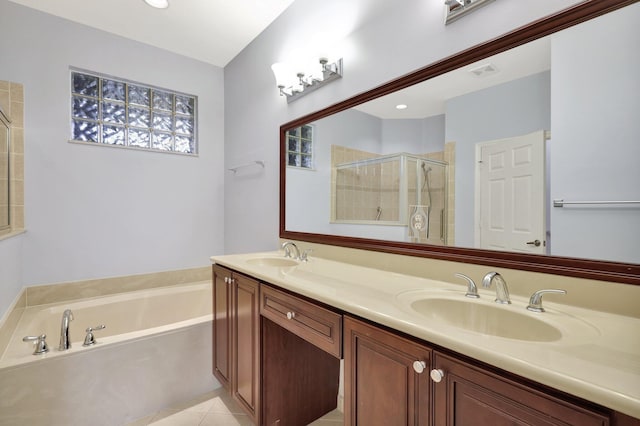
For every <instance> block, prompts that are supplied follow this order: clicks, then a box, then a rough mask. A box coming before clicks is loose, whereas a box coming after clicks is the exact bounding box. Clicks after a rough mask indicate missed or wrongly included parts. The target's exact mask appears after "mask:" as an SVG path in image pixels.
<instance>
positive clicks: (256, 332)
mask: <svg viewBox="0 0 640 426" xmlns="http://www.w3.org/2000/svg"><path fill="white" fill-rule="evenodd" d="M259 296H260V284H259V282H258V281H256V280H254V279H252V278H249V277H247V276H245V275H242V274H239V273H237V272H233V271H231V270H229V269H226V268H224V267H221V266H219V265H214V266H213V317H214V321H213V342H214V347H213V374H214V375H215V376H216V378H218V380H219V381H220V383H221V384H222V385H223V386H224V387H225V388H227V389H228V390H229V391H230V392H231V395H232V396H233V398H234V399H235V400H236V401H237V402H238V403H239V404H240V405H241V406H242V407H243V408H244V410H245V411H246V412H247V414H249V416H250V417H251V418H252V420H253V421H254V423H256V424H259V423H260V304H259Z"/></svg>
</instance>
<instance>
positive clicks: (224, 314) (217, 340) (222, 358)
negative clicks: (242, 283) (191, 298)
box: [213, 265, 232, 389]
mask: <svg viewBox="0 0 640 426" xmlns="http://www.w3.org/2000/svg"><path fill="white" fill-rule="evenodd" d="M231 287H232V280H231V271H229V270H228V269H225V268H223V267H221V266H218V265H213V374H214V376H216V378H217V379H218V380H219V381H220V383H221V384H222V385H223V386H224V387H225V388H227V389H229V386H230V384H231V376H230V374H231V332H232V330H231V295H232V292H231Z"/></svg>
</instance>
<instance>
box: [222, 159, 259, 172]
mask: <svg viewBox="0 0 640 426" xmlns="http://www.w3.org/2000/svg"><path fill="white" fill-rule="evenodd" d="M256 164H257V165H259V166H260V167H262V168H263V169H264V161H261V160H254V161H252V162H250V163H246V164H240V165H239V166H235V167H229V168H228V169H227V170H229V171H231V172H233V173H236V172H237V171H238V170H240V169H244V168H246V167H251V166H255V165H256Z"/></svg>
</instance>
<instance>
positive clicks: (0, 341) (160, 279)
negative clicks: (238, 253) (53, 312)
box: [0, 266, 211, 355]
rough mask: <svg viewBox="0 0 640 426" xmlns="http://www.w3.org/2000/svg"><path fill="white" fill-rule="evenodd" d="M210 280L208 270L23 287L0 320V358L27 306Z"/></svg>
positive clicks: (189, 270)
mask: <svg viewBox="0 0 640 426" xmlns="http://www.w3.org/2000/svg"><path fill="white" fill-rule="evenodd" d="M210 279H211V269H210V267H208V266H207V267H201V268H190V269H181V270H174V271H164V272H153V273H148V274H138V275H127V276H121V277H112V278H100V279H93V280H85V281H74V282H67V283H60V284H48V285H42V286H33V287H26V288H24V289H23V290H22V292H21V293H20V294H19V295H18V297H17V298H16V300H15V301H14V303H13V305H12V307H10V308H9V309H8V310H7V312H5V314H4V315H3V317H2V318H0V355H2V353H4V350H5V348H6V347H7V344H8V342H9V339H10V338H11V335H12V333H13V330H14V329H15V327H16V325H17V323H18V321H19V319H20V317H21V315H22V312H23V311H24V309H25V308H27V307H29V306H36V305H43V304H49V303H57V302H63V301H73V300H78V299H86V298H88V297H97V296H106V295H111V294H117V293H125V292H129V291H138V290H146V289H150V288H156V287H166V286H171V285H175V284H184V283H191V282H198V281H207V280H210Z"/></svg>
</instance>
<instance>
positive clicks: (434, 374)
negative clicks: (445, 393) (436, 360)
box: [429, 368, 444, 383]
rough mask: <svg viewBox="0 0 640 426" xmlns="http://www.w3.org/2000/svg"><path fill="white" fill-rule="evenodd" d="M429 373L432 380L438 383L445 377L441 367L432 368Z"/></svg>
mask: <svg viewBox="0 0 640 426" xmlns="http://www.w3.org/2000/svg"><path fill="white" fill-rule="evenodd" d="M429 375H430V376H431V380H433V381H434V382H436V383H440V382H441V381H442V379H443V378H444V371H442V370H440V369H439V368H434V369H433V370H431V373H430V374H429Z"/></svg>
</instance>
